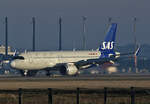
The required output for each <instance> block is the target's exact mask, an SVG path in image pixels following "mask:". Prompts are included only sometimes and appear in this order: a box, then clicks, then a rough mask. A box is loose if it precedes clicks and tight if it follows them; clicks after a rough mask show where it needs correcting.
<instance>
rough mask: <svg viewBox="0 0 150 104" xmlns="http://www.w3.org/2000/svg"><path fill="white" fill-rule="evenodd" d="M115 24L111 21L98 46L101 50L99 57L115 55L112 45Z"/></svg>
mask: <svg viewBox="0 0 150 104" xmlns="http://www.w3.org/2000/svg"><path fill="white" fill-rule="evenodd" d="M116 30H117V24H116V23H112V24H111V25H110V27H109V29H108V32H107V35H106V38H105V41H104V42H102V44H101V45H100V47H99V51H100V52H101V56H100V58H108V57H109V56H110V55H115V52H114V45H115V38H116Z"/></svg>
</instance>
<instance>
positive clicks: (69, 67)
mask: <svg viewBox="0 0 150 104" xmlns="http://www.w3.org/2000/svg"><path fill="white" fill-rule="evenodd" d="M77 72H78V69H77V67H76V66H75V65H74V63H68V64H65V65H64V67H62V68H61V69H60V73H61V74H63V75H75V74H76V73H77Z"/></svg>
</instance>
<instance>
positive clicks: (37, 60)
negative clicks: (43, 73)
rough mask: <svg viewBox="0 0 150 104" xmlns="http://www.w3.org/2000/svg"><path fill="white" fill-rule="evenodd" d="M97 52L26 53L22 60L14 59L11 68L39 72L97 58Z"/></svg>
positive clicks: (98, 53) (98, 55)
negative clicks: (60, 65)
mask: <svg viewBox="0 0 150 104" xmlns="http://www.w3.org/2000/svg"><path fill="white" fill-rule="evenodd" d="M100 55H101V53H100V52H99V51H50V52H27V53H22V54H20V55H19V56H23V57H24V60H21V59H15V60H13V61H11V63H10V65H11V67H12V68H16V69H22V70H40V69H44V68H49V67H54V66H56V65H57V64H65V63H75V62H78V61H81V60H87V59H95V58H99V57H100Z"/></svg>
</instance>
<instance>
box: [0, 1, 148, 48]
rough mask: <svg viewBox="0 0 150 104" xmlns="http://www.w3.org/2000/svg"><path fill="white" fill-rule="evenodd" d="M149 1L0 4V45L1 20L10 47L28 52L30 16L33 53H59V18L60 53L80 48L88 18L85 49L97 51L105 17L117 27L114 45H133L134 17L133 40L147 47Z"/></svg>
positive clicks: (101, 38) (2, 36) (4, 2)
mask: <svg viewBox="0 0 150 104" xmlns="http://www.w3.org/2000/svg"><path fill="white" fill-rule="evenodd" d="M149 5H150V1H149V0H1V1H0V34H1V35H0V44H4V33H5V32H4V17H5V16H8V21H9V45H11V46H12V47H15V48H26V49H31V47H32V24H31V18H32V16H35V17H36V22H37V23H36V49H37V50H57V49H58V17H59V16H62V18H63V24H62V25H63V28H62V35H63V38H62V42H63V44H62V47H63V49H72V48H73V47H75V48H77V49H81V48H82V18H81V17H82V16H86V17H87V25H86V27H87V36H86V40H87V49H96V48H97V47H98V46H99V44H100V43H101V42H102V40H103V39H104V36H105V31H106V29H107V24H108V17H112V18H113V22H117V23H118V30H117V38H116V42H117V45H125V44H128V43H133V35H132V24H133V17H137V25H136V26H137V27H136V36H137V40H138V42H139V43H141V44H145V43H147V44H150V41H149V40H150V36H149V35H150V20H149V19H150V13H149V10H150V6H149Z"/></svg>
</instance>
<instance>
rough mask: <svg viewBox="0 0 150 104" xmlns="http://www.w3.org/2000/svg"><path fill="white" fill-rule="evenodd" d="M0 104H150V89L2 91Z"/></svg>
mask: <svg viewBox="0 0 150 104" xmlns="http://www.w3.org/2000/svg"><path fill="white" fill-rule="evenodd" d="M0 104H150V88H137V87H131V88H108V87H105V88H104V89H86V88H77V89H54V88H53V89H52V88H48V89H22V88H19V89H17V90H4V89H3V90H2V89H1V90H0Z"/></svg>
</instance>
